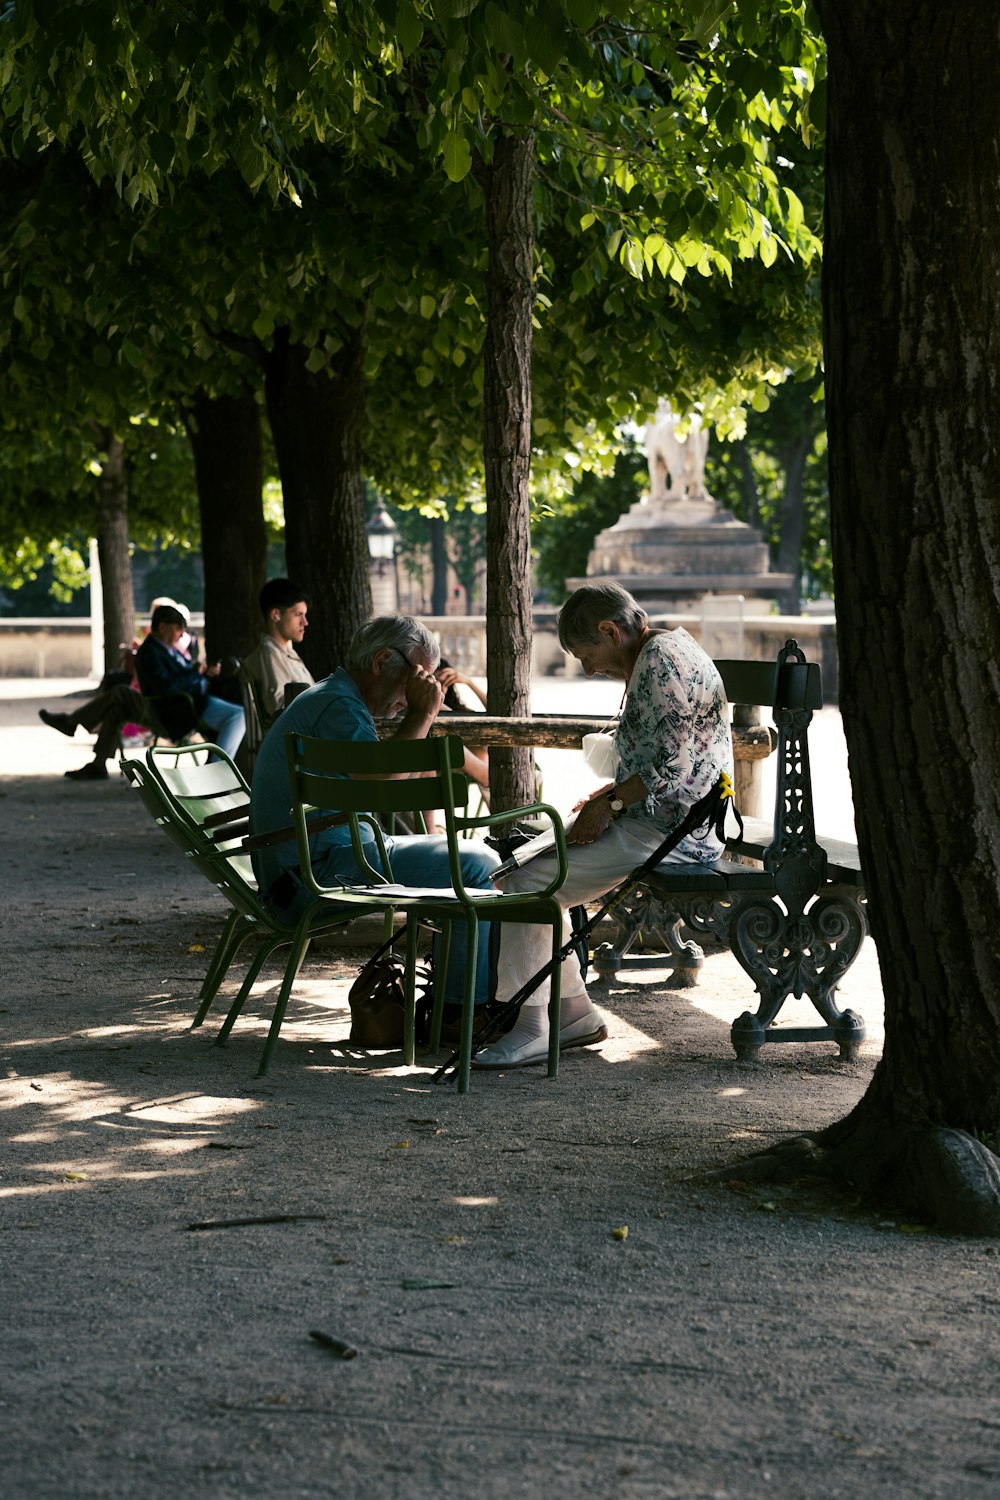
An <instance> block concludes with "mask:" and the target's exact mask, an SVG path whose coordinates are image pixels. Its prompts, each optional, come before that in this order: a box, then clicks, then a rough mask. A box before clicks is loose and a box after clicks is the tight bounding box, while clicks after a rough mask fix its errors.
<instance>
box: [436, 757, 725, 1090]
mask: <svg viewBox="0 0 1000 1500" xmlns="http://www.w3.org/2000/svg"><path fill="white" fill-rule="evenodd" d="M732 800H733V784H732V782H731V781H730V779H729V777H728V776H727V775H726V773H725V772H723V773H722V775H721V776H720V777H719V779H718V781H717V782H716V783H715V785H714V786H713V788H712V790H711V791H710V792H706V793H705V795H704V797H702V798H700V800H699V801H697V802H695V803H693V804H692V806H691V807H689V808H688V810H687V813H686V815H685V817H684V818H683V820H682V821H681V822H680V823H678V825H677V827H676V828H674V829H671V831H670V833H668V834H667V836H666V838H665V839H664V840H663V843H662V844H661V845H660V846H659V848H658V849H655V850H654V851H653V853H652V854H651V855H650V856H649V858H648V859H647V860H645V861H644V862H643V863H642V864H641V865H639V866H637V868H636V869H634V870H633V871H632V873H631V875H627V876H626V877H625V879H624V880H623V881H622V883H621V885H619V886H618V887H617V888H616V889H615V890H614V891H612V893H611V895H610V896H609V897H608V899H607V900H606V901H605V903H604V905H603V906H601V907H599V908H598V910H597V911H596V912H595V913H594V915H593V916H592V917H588V918H587V920H586V922H584V923H583V925H582V926H581V927H578V928H577V930H576V931H575V932H574V934H573V936H572V938H571V939H570V940H569V942H568V943H564V944H563V946H562V947H561V948H560V949H559V952H558V953H557V954H556V956H555V957H554V958H550V959H549V961H548V963H546V964H543V965H542V967H541V968H540V969H539V970H538V973H537V974H533V975H532V976H531V978H530V979H529V980H528V982H527V983H526V984H523V985H522V986H521V988H520V989H519V990H518V992H517V994H516V995H512V996H511V998H510V999H509V1000H506V1001H505V1002H504V1003H503V1005H501V1006H500V1007H499V1008H498V1009H497V1010H496V1011H494V1013H493V1015H492V1016H491V1017H490V1019H489V1020H488V1021H487V1022H486V1024H485V1025H484V1026H483V1028H482V1030H481V1031H480V1032H479V1033H478V1035H477V1036H476V1037H475V1038H474V1040H473V1044H472V1056H473V1057H475V1055H476V1053H477V1052H479V1051H480V1049H481V1048H483V1047H485V1046H487V1045H488V1043H490V1042H492V1041H495V1039H496V1038H497V1037H498V1036H501V1035H502V1034H503V1033H504V1032H505V1031H506V1030H507V1029H508V1027H507V1023H508V1021H512V1020H514V1019H515V1018H516V1016H517V1013H518V1011H519V1010H520V1009H521V1006H522V1005H523V1004H524V1002H525V1000H527V998H528V996H529V995H533V994H534V992H535V990H537V989H538V987H539V985H540V984H544V982H545V980H546V979H548V978H549V977H550V975H552V974H554V973H555V971H556V969H557V968H558V967H559V965H560V964H561V963H562V961H563V959H565V958H568V957H569V955H570V953H571V952H572V951H573V949H574V948H576V947H578V946H579V944H580V942H581V940H582V939H584V938H586V937H587V936H589V934H590V933H591V932H593V930H594V928H595V927H596V926H597V924H598V922H600V921H602V920H603V919H604V918H605V917H606V916H607V914H608V912H609V911H611V910H612V909H613V908H614V907H616V906H617V905H618V903H619V902H620V901H623V900H624V899H625V897H626V896H628V895H631V893H632V891H634V890H635V888H636V886H637V885H641V884H642V882H643V880H644V879H645V878H646V876H647V875H649V874H651V873H652V871H653V870H655V869H656V866H657V865H658V864H659V863H660V861H661V859H663V858H664V857H665V856H666V855H668V854H669V853H670V851H671V850H672V849H676V848H677V845H678V844H679V843H680V841H681V839H684V838H687V836H688V834H689V833H694V832H695V831H696V830H697V829H704V831H705V832H706V833H708V832H709V831H710V830H711V829H713V828H714V830H715V833H716V836H717V838H719V839H720V840H721V841H722V842H723V843H724V842H725V837H726V834H725V825H726V814H727V813H728V811H729V806H730V804H731V803H732ZM732 811H733V815H734V816H735V818H736V821H737V822H738V824H739V827H740V833H741V834H742V832H743V819H742V818H741V817H740V814H739V812H738V811H737V809H736V808H735V807H733V808H732ZM460 1058H461V1053H460V1052H453V1053H452V1055H451V1057H449V1059H448V1061H447V1062H445V1063H442V1064H441V1066H440V1068H438V1070H437V1072H436V1073H435V1074H434V1082H435V1083H443V1082H444V1080H445V1079H446V1078H447V1076H448V1074H449V1073H450V1072H451V1070H452V1069H453V1068H454V1067H456V1066H457V1065H458V1062H459V1061H460Z"/></svg>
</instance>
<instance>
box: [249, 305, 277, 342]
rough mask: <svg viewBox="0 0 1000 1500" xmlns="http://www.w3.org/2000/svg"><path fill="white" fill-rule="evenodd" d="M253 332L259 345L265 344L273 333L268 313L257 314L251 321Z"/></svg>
mask: <svg viewBox="0 0 1000 1500" xmlns="http://www.w3.org/2000/svg"><path fill="white" fill-rule="evenodd" d="M253 331H254V333H255V334H256V335H257V337H258V338H259V339H260V341H261V343H262V344H263V343H266V342H267V340H268V339H269V338H270V337H271V334H272V333H273V332H274V319H273V318H272V316H271V314H270V313H269V312H262V313H258V315H257V317H256V318H254V320H253Z"/></svg>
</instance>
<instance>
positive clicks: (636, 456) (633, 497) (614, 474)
mask: <svg viewBox="0 0 1000 1500" xmlns="http://www.w3.org/2000/svg"><path fill="white" fill-rule="evenodd" d="M622 442H623V444H624V446H623V448H622V451H621V452H620V453H619V454H617V455H616V457H615V459H614V464H613V468H612V471H611V473H610V474H602V473H601V472H599V471H598V470H596V469H589V470H586V471H585V472H584V473H582V474H581V475H580V477H579V479H578V480H577V481H576V483H575V485H574V486H573V488H572V489H571V490H570V492H569V494H567V495H565V496H563V497H562V498H561V499H559V500H558V501H549V500H546V499H545V498H544V497H541V496H540V497H538V498H537V499H536V503H535V512H534V516H533V518H532V523H531V539H532V545H533V548H534V551H535V559H536V560H535V583H536V585H537V587H538V588H539V589H542V590H544V591H545V593H546V594H547V596H548V598H549V599H550V600H551V602H552V603H554V604H561V603H562V601H563V599H564V598H565V597H566V593H567V588H566V579H567V578H582V577H584V576H585V575H586V572H587V560H588V558H589V556H590V551H591V548H592V547H593V544H594V538H595V537H596V535H597V533H598V532H599V531H603V530H604V528H605V527H607V526H613V525H614V524H615V522H616V521H617V520H618V519H619V517H620V516H623V515H624V514H625V512H626V511H627V510H628V509H629V507H630V506H631V505H634V504H635V502H636V501H637V500H638V499H639V498H640V495H641V493H642V489H643V486H644V483H645V480H646V472H647V471H646V457H645V453H644V452H643V450H642V448H641V447H640V445H639V444H638V442H637V441H636V440H635V439H634V438H631V437H624V438H623V439H622Z"/></svg>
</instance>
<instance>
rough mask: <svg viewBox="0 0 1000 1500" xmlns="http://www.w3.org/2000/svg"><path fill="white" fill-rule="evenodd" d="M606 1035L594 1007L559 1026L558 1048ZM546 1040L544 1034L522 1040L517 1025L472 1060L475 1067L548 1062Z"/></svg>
mask: <svg viewBox="0 0 1000 1500" xmlns="http://www.w3.org/2000/svg"><path fill="white" fill-rule="evenodd" d="M607 1034H608V1027H607V1023H606V1022H605V1019H604V1017H603V1016H602V1015H601V1012H600V1011H599V1010H596V1009H595V1008H594V1007H593V1006H591V1008H590V1009H589V1010H588V1011H587V1012H585V1014H584V1015H582V1016H578V1017H577V1019H576V1020H575V1021H567V1023H566V1025H565V1026H561V1027H560V1028H559V1051H560V1052H565V1051H568V1050H569V1048H571V1047H587V1046H589V1045H590V1044H591V1043H592V1042H603V1041H604V1040H605V1038H606V1037H607ZM548 1058H549V1039H548V1037H547V1036H529V1037H524V1038H523V1039H521V1038H519V1037H518V1035H517V1028H516V1027H515V1029H514V1030H513V1031H511V1032H509V1033H508V1034H507V1036H502V1037H499V1038H498V1039H497V1040H496V1041H495V1042H490V1044H489V1046H488V1047H484V1048H483V1050H482V1051H481V1052H477V1053H476V1054H475V1056H474V1057H473V1059H472V1066H473V1067H474V1068H528V1067H530V1066H531V1065H532V1064H533V1063H543V1062H548Z"/></svg>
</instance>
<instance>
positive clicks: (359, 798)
mask: <svg viewBox="0 0 1000 1500" xmlns="http://www.w3.org/2000/svg"><path fill="white" fill-rule="evenodd" d="M285 752H286V755H287V758H288V775H289V785H290V789H291V797H292V817H293V822H294V823H295V827H296V832H297V836H298V844H299V866H300V869H301V870H302V876H303V879H304V880H305V881H306V884H307V885H309V886H310V887H311V889H313V890H314V891H316V892H317V894H320V893H324V892H325V891H327V889H328V887H326V886H323V885H321V884H320V883H319V882H317V881H316V879H315V876H314V874H313V870H312V852H311V849H310V845H309V829H308V825H307V818H308V817H309V816H310V815H314V814H315V813H317V812H326V811H335V812H338V813H343V814H344V815H345V816H346V821H347V823H348V826H349V828H350V831H351V842H352V845H353V850H354V857H355V860H356V861H357V862H358V865H359V866H360V867H361V868H362V869H364V870H366V872H368V873H370V875H371V877H372V878H373V880H374V882H375V883H379V882H381V881H384V880H385V879H387V878H389V879H391V874H390V875H389V876H388V877H386V876H383V875H382V874H381V872H380V871H379V870H378V869H376V868H375V866H374V865H372V863H371V861H370V860H369V859H367V857H366V855H365V850H364V845H363V842H362V840H361V834H360V827H359V819H361V818H362V817H363V815H365V814H367V815H369V817H368V819H367V821H369V822H371V820H372V818H373V817H375V816H379V817H387V816H390V815H391V814H393V813H416V812H420V813H424V812H428V811H430V810H432V809H443V811H444V816H445V832H446V834H447V837H448V854H449V875H450V878H451V882H452V886H453V888H454V891H455V894H456V895H458V896H459V897H462V896H464V889H465V887H464V884H463V881H462V874H461V864H460V858H461V851H460V849H459V847H458V844H457V838H458V835H459V834H460V832H461V831H462V830H463V829H464V827H465V823H466V820H465V819H464V818H463V817H461V816H457V815H456V809H457V808H463V809H464V808H465V807H466V805H467V798H468V786H469V783H468V778H467V777H466V776H464V775H463V774H462V770H461V767H462V763H463V760H464V756H465V751H464V747H463V745H462V741H461V740H460V739H459V738H458V737H457V736H456V735H448V736H446V737H442V738H436V739H426V740H383V741H380V742H378V743H374V742H372V741H360V742H359V741H356V740H323V739H316V738H313V737H311V736H309V735H301V734H286V735H285ZM381 777H385V778H393V779H386V780H381V779H376V778H381ZM375 842H376V845H377V847H378V848H379V851H380V856H381V858H382V860H383V863H384V864H385V865H386V867H387V868H388V861H387V860H386V858H385V846H384V844H383V843H382V841H381V837H380V835H379V834H378V831H377V830H376V838H375Z"/></svg>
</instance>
